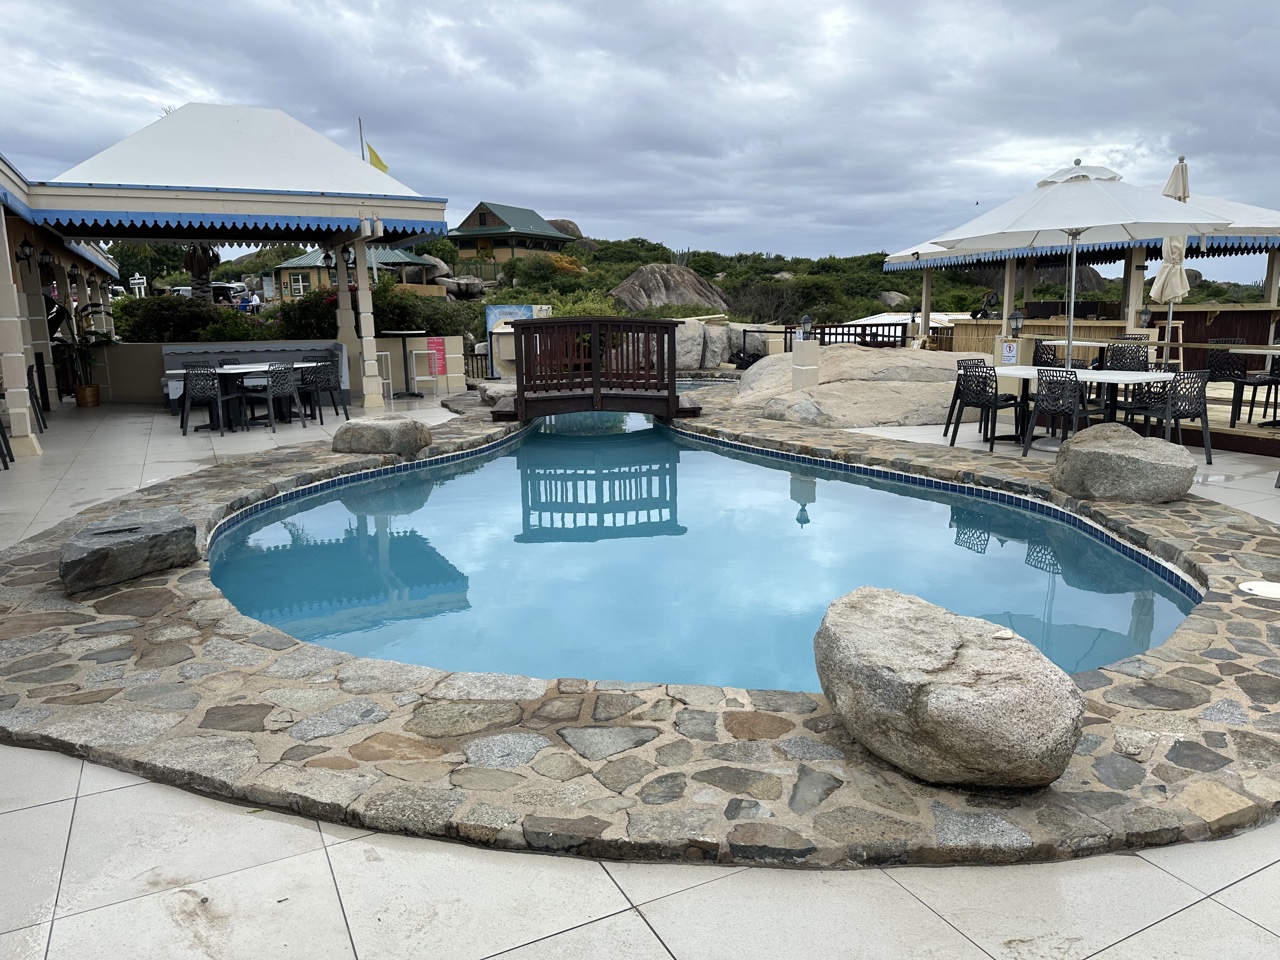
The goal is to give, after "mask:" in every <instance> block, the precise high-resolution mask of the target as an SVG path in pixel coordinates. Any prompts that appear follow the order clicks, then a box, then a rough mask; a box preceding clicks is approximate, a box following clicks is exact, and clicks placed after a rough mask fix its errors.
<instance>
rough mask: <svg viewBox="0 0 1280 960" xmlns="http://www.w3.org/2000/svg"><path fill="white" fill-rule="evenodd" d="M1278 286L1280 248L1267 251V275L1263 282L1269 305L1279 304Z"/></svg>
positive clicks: (1263, 294)
mask: <svg viewBox="0 0 1280 960" xmlns="http://www.w3.org/2000/svg"><path fill="white" fill-rule="evenodd" d="M1277 287H1280V250H1268V251H1267V277H1266V279H1265V280H1264V281H1263V282H1262V296H1263V299H1265V300H1266V302H1267V305H1268V306H1271V307H1275V306H1276V305H1277V289H1276V288H1277Z"/></svg>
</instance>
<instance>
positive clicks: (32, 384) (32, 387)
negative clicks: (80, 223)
mask: <svg viewBox="0 0 1280 960" xmlns="http://www.w3.org/2000/svg"><path fill="white" fill-rule="evenodd" d="M1255 393H1256V391H1255ZM27 398H28V400H29V401H30V403H31V417H32V419H34V420H35V422H36V430H38V431H39V432H40V433H44V428H45V427H47V426H48V425H49V424H47V423H46V422H45V419H44V411H43V410H42V409H40V391H39V390H38V389H36V365H35V364H34V363H29V364H27ZM1265 406H1266V403H1265V402H1264V403H1263V407H1265Z"/></svg>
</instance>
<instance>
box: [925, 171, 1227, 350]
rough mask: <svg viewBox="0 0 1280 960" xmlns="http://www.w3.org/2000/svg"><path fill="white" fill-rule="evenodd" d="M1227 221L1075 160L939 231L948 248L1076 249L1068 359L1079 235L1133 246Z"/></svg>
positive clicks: (939, 239) (1072, 258)
mask: <svg viewBox="0 0 1280 960" xmlns="http://www.w3.org/2000/svg"><path fill="white" fill-rule="evenodd" d="M1228 224H1229V221H1227V220H1224V219H1222V218H1221V217H1215V216H1214V215H1212V214H1210V213H1208V212H1207V211H1204V210H1200V209H1199V208H1198V207H1195V206H1193V205H1191V204H1182V203H1179V202H1177V201H1176V200H1170V199H1169V198H1168V197H1164V196H1161V195H1159V194H1157V193H1155V192H1154V191H1152V190H1144V189H1143V188H1141V187H1135V186H1131V185H1129V184H1127V183H1122V182H1121V180H1120V175H1119V174H1118V173H1116V172H1115V171H1113V170H1108V169H1107V168H1106V167H1085V166H1081V165H1080V161H1079V160H1077V161H1076V162H1075V164H1074V165H1073V166H1070V167H1066V168H1065V169H1063V170H1059V171H1057V172H1056V173H1053V174H1051V175H1050V176H1048V177H1046V178H1045V179H1043V180H1041V181H1040V182H1039V183H1038V184H1036V186H1035V189H1034V190H1031V191H1029V192H1028V193H1025V194H1023V195H1022V196H1020V197H1015V198H1014V199H1013V200H1010V201H1008V202H1007V203H1003V204H1001V205H1000V206H998V207H996V208H995V209H994V210H991V211H989V212H987V213H984V214H983V215H982V216H980V217H977V218H975V219H973V220H970V221H969V222H968V223H966V224H964V225H963V226H960V227H957V228H956V229H954V230H951V231H948V232H947V233H944V234H943V235H942V236H940V237H935V238H934V239H933V241H932V242H933V243H935V244H937V245H938V246H940V247H945V248H947V249H949V250H990V249H994V248H1021V249H1024V250H1027V251H1028V252H1030V253H1034V251H1035V250H1037V249H1043V248H1045V247H1061V246H1063V245H1069V248H1070V284H1069V293H1068V297H1067V301H1068V304H1067V363H1068V364H1070V362H1071V359H1070V358H1071V350H1072V346H1073V341H1074V339H1075V302H1076V248H1077V246H1078V245H1079V242H1080V236H1081V234H1086V233H1087V234H1088V242H1089V243H1092V244H1099V243H1115V244H1117V245H1118V246H1131V245H1133V244H1134V243H1135V242H1137V241H1141V240H1153V239H1154V238H1156V237H1163V236H1168V235H1170V234H1175V233H1181V234H1189V233H1201V234H1207V233H1213V232H1215V231H1217V230H1219V229H1221V228H1223V227H1226V226H1228Z"/></svg>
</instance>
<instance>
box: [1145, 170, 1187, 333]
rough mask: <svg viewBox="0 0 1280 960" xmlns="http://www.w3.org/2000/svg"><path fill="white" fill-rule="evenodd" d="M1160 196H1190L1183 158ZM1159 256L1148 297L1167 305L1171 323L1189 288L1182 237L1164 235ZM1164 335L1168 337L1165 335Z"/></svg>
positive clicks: (1184, 242) (1173, 197) (1170, 175)
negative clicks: (1160, 255) (1160, 256)
mask: <svg viewBox="0 0 1280 960" xmlns="http://www.w3.org/2000/svg"><path fill="white" fill-rule="evenodd" d="M1164 195H1165V196H1166V197H1168V198H1169V199H1170V200H1177V201H1178V202H1179V203H1186V202H1187V198H1188V197H1189V196H1191V183H1190V178H1189V177H1188V176H1187V158H1186V157H1179V158H1178V162H1177V163H1175V164H1174V165H1173V172H1172V173H1170V174H1169V181H1168V182H1167V183H1166V184H1165V185H1164ZM1162 252H1163V258H1162V262H1161V264H1160V269H1159V270H1157V271H1156V279H1155V282H1154V283H1152V284H1151V299H1152V300H1154V301H1155V302H1156V303H1167V304H1168V305H1169V318H1168V322H1169V324H1172V323H1173V305H1174V304H1175V303H1181V302H1182V298H1183V297H1185V296H1186V295H1187V293H1188V291H1190V289H1191V284H1190V283H1188V282H1187V271H1186V268H1185V267H1184V266H1183V265H1182V260H1183V257H1184V256H1186V253H1187V238H1186V237H1185V236H1168V237H1165V238H1164V240H1163V241H1162ZM1167 336H1172V335H1171V334H1167Z"/></svg>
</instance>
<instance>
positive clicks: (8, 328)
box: [0, 207, 43, 457]
mask: <svg viewBox="0 0 1280 960" xmlns="http://www.w3.org/2000/svg"><path fill="white" fill-rule="evenodd" d="M14 263H15V261H14V259H13V251H11V250H10V249H9V232H8V227H6V226H5V212H4V208H3V207H0V264H3V265H4V266H3V267H0V377H3V378H4V392H5V403H6V405H7V406H8V408H9V438H10V440H9V442H10V446H12V447H13V452H14V454H15V455H16V456H19V457H35V456H39V455H40V454H41V453H43V451H42V450H41V449H40V441H39V440H37V439H36V437H35V434H34V432H33V430H32V424H31V407H30V405H29V404H30V402H31V398H30V397H29V396H28V392H27V351H28V350H29V349H30V344H29V343H28V342H27V339H26V337H24V336H23V327H24V326H25V324H26V317H27V311H26V309H25V307H26V304H23V305H22V307H21V308H20V307H19V305H18V285H17V284H16V283H14V282H13V281H14V276H13V265H14Z"/></svg>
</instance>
